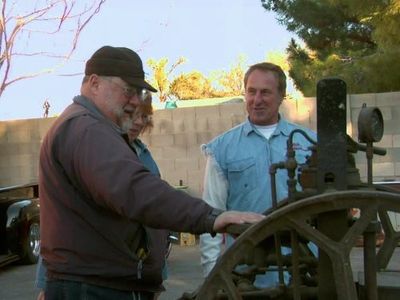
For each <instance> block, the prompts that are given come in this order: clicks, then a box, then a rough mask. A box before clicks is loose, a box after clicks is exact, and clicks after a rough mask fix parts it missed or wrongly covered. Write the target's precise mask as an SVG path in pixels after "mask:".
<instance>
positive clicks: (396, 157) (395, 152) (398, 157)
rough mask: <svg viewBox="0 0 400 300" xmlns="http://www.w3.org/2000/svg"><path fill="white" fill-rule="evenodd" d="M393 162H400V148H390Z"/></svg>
mask: <svg viewBox="0 0 400 300" xmlns="http://www.w3.org/2000/svg"><path fill="white" fill-rule="evenodd" d="M390 152H391V156H392V160H391V161H392V162H400V148H392V149H390Z"/></svg>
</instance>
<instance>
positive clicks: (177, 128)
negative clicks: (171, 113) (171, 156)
mask: <svg viewBox="0 0 400 300" xmlns="http://www.w3.org/2000/svg"><path fill="white" fill-rule="evenodd" d="M173 126H174V130H173V133H183V132H185V122H184V121H183V120H176V121H175V120H174V122H173Z"/></svg>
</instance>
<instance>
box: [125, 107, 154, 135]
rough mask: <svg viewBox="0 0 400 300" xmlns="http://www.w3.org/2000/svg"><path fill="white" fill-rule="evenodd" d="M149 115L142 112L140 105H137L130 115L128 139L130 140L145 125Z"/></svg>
mask: <svg viewBox="0 0 400 300" xmlns="http://www.w3.org/2000/svg"><path fill="white" fill-rule="evenodd" d="M149 118H150V116H149V115H148V114H146V113H145V112H144V110H143V109H142V108H141V107H138V108H137V109H136V111H135V113H134V114H133V116H132V126H131V127H130V128H129V130H128V137H129V141H130V142H132V141H133V140H134V139H136V138H137V137H138V136H139V134H140V133H141V132H142V131H143V129H144V128H145V127H146V125H147V123H148V121H149Z"/></svg>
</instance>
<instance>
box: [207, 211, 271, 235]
mask: <svg viewBox="0 0 400 300" xmlns="http://www.w3.org/2000/svg"><path fill="white" fill-rule="evenodd" d="M264 218H265V216H264V215H262V214H258V213H253V212H238V211H225V212H223V213H222V214H220V215H219V216H218V217H217V218H216V219H215V222H214V227H213V229H214V231H215V232H225V228H226V227H227V226H228V225H231V224H244V223H256V222H259V221H261V220H262V219H264Z"/></svg>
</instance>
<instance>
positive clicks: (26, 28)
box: [0, 0, 106, 97]
mask: <svg viewBox="0 0 400 300" xmlns="http://www.w3.org/2000/svg"><path fill="white" fill-rule="evenodd" d="M105 1H106V0H79V1H78V0H47V1H46V0H29V1H28V2H27V1H25V0H14V1H11V0H2V2H1V5H2V8H1V16H0V97H1V95H2V94H3V92H4V90H5V89H6V88H7V87H8V86H10V85H11V84H13V83H15V82H17V81H21V80H25V79H29V78H33V77H37V76H40V75H42V74H48V73H52V72H54V71H55V70H56V69H58V68H60V67H61V66H63V65H64V64H65V63H66V62H67V61H68V60H69V59H70V58H71V56H72V54H73V53H74V52H75V50H76V47H77V44H78V41H79V38H80V35H81V33H82V31H83V30H84V29H85V27H86V26H87V25H88V24H89V22H90V21H91V20H92V18H93V17H94V16H95V15H96V14H98V13H99V11H100V9H101V6H102V5H103V4H104V3H105ZM18 2H21V3H18ZM22 2H23V3H22ZM50 42H52V43H53V44H54V45H52V46H51V45H50V46H47V45H49V44H51V43H50ZM37 45H45V46H42V47H38V46H37ZM43 47H44V48H43ZM32 59H34V61H37V60H39V59H46V64H48V66H44V67H41V69H35V70H29V69H28V68H26V71H24V72H23V73H22V74H17V75H15V74H13V73H12V71H13V70H14V69H13V67H14V66H16V65H17V63H19V64H24V65H26V66H27V67H28V66H30V65H31V64H29V61H32ZM25 62H27V63H25ZM13 72H14V71H13Z"/></svg>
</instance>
